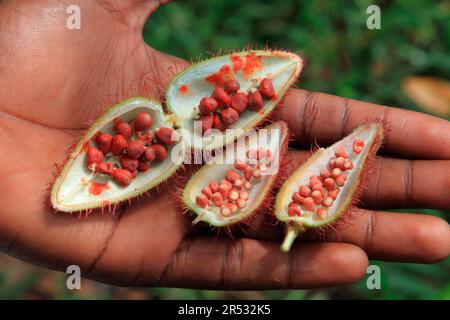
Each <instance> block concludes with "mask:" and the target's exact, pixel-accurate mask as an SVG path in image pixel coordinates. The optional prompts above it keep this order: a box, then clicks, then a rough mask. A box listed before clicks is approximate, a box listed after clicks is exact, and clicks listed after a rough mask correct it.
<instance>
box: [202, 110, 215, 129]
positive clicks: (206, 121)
mask: <svg viewBox="0 0 450 320" xmlns="http://www.w3.org/2000/svg"><path fill="white" fill-rule="evenodd" d="M214 116H216V115H214ZM213 119H214V118H213V115H211V114H210V115H207V116H203V117H201V118H200V119H199V121H201V125H202V132H206V131H208V130H210V129H212V127H213V124H214V122H213Z"/></svg>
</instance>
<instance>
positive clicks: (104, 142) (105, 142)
mask: <svg viewBox="0 0 450 320" xmlns="http://www.w3.org/2000/svg"><path fill="white" fill-rule="evenodd" d="M96 142H97V144H98V148H99V149H100V151H101V152H103V154H107V153H108V152H109V150H110V149H111V143H112V135H110V134H107V133H102V134H100V135H99V136H98V137H97V139H96Z"/></svg>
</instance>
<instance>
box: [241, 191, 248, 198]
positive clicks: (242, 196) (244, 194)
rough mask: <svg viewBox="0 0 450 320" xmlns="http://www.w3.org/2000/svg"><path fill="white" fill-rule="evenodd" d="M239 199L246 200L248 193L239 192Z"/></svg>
mask: <svg viewBox="0 0 450 320" xmlns="http://www.w3.org/2000/svg"><path fill="white" fill-rule="evenodd" d="M239 198H241V199H243V200H248V192H247V191H244V190H241V191H239Z"/></svg>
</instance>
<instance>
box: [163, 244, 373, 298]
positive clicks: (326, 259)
mask: <svg viewBox="0 0 450 320" xmlns="http://www.w3.org/2000/svg"><path fill="white" fill-rule="evenodd" d="M367 264H368V261H367V257H366V254H365V253H364V252H363V251H362V250H361V249H359V248H358V247H356V246H353V245H350V244H338V243H324V244H301V245H296V246H294V248H293V249H292V250H291V251H290V252H289V253H288V254H285V253H283V252H281V251H280V248H279V244H278V243H273V242H268V241H257V240H252V239H246V238H241V239H238V240H236V241H231V240H227V239H223V238H220V239H214V238H210V237H205V238H197V239H192V240H189V241H186V242H185V243H184V245H183V247H182V248H181V249H180V250H179V251H178V252H177V253H176V255H175V256H174V257H173V259H172V261H171V263H170V264H169V265H168V266H167V268H166V270H165V272H164V274H163V276H162V279H161V283H160V284H161V285H163V286H177V287H179V286H180V284H182V286H184V287H189V288H210V289H219V288H220V289H226V290H231V289H237V290H239V289H245V290H251V289H253V290H262V289H294V288H295V289H303V288H314V287H323V286H333V285H341V284H346V283H350V282H353V281H356V280H358V279H360V278H361V277H362V276H364V274H365V272H366V268H367Z"/></svg>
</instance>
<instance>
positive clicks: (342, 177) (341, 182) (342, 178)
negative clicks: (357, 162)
mask: <svg viewBox="0 0 450 320" xmlns="http://www.w3.org/2000/svg"><path fill="white" fill-rule="evenodd" d="M345 180H347V177H346V176H345V175H343V174H341V175H340V176H339V177H337V178H336V185H337V186H338V187H343V186H344V184H345Z"/></svg>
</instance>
